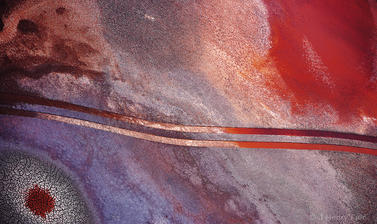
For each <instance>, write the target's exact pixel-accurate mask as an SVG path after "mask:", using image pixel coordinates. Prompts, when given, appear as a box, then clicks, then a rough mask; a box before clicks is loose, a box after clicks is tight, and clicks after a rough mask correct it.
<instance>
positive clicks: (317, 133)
mask: <svg viewBox="0 0 377 224" xmlns="http://www.w3.org/2000/svg"><path fill="white" fill-rule="evenodd" d="M224 132H225V133H229V134H245V135H285V136H306V137H324V138H341V139H349V140H358V141H365V142H373V143H377V137H374V136H368V135H359V134H353V133H343V132H334V131H321V130H297V129H278V128H224Z"/></svg>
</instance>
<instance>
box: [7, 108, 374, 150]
mask: <svg viewBox="0 0 377 224" xmlns="http://www.w3.org/2000/svg"><path fill="white" fill-rule="evenodd" d="M0 114H4V115H15V116H23V117H32V118H38V119H45V120H51V121H58V122H63V123H66V124H71V125H78V126H82V127H88V128H93V129H97V130H101V131H107V132H111V133H115V134H120V135H124V136H130V137H134V138H138V139H143V140H148V141H153V142H159V143H164V144H171V145H180V146H191V147H218V148H248V149H250V148H255V149H258V148H263V149H274V150H277V149H295V150H323V151H340V152H353V153H362V154H369V155H375V156H377V150H373V149H368V148H363V147H356V146H344V145H335V144H312V143H292V142H252V141H250V142H247V141H222V140H190V139H179V138H169V137H162V136H157V135H153V134H146V133H142V132H137V131H131V130H127V129H124V128H119V127H114V126H110V125H105V124H100V123H97V122H92V121H87V120H81V119H77V118H71V117H66V116H60V115H54V114H49V113H41V112H33V111H27V110H21V109H13V108H4V107H1V108H0Z"/></svg>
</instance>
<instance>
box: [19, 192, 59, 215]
mask: <svg viewBox="0 0 377 224" xmlns="http://www.w3.org/2000/svg"><path fill="white" fill-rule="evenodd" d="M25 206H26V207H27V208H29V209H30V211H32V212H33V213H34V214H35V215H38V216H40V217H42V218H44V219H45V218H46V215H47V214H48V213H50V212H52V210H54V207H55V199H54V198H53V197H52V196H51V195H50V192H49V191H48V190H46V189H41V188H40V187H39V186H38V185H34V188H32V189H29V191H28V192H27V195H26V202H25Z"/></svg>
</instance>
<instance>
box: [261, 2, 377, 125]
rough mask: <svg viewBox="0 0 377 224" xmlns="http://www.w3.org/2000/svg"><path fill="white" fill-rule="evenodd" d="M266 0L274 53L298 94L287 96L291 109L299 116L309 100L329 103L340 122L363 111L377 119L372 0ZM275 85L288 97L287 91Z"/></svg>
mask: <svg viewBox="0 0 377 224" xmlns="http://www.w3.org/2000/svg"><path fill="white" fill-rule="evenodd" d="M265 2H266V3H267V6H268V10H269V13H270V17H269V22H270V25H271V28H272V43H273V46H272V49H271V51H270V57H272V58H273V59H274V61H275V62H276V65H277V68H278V70H279V72H280V75H281V76H282V78H283V79H284V81H285V83H286V84H287V86H288V87H289V88H288V89H289V90H288V91H292V92H293V93H294V95H295V99H288V100H290V101H292V105H293V112H294V113H296V114H301V113H302V108H304V107H305V104H308V103H309V104H314V105H316V104H329V105H331V106H332V107H333V108H334V109H335V110H336V111H337V112H338V113H339V117H340V122H347V121H350V119H351V118H352V117H359V116H361V115H366V116H370V117H374V118H376V117H377V106H376V104H375V103H373V102H376V100H377V88H376V87H377V82H376V74H375V71H373V69H374V68H373V60H375V57H376V54H375V49H374V48H375V44H376V39H375V33H374V32H375V30H376V27H375V24H374V22H373V16H372V14H371V9H370V6H369V4H368V1H350V0H347V1H319V0H316V1H310V2H307V1H304V2H303V1H280V0H279V1H269V0H266V1H265ZM372 10H373V9H372ZM276 89H278V90H279V91H280V93H279V94H280V95H281V96H282V97H283V98H284V96H285V94H286V92H284V91H282V90H281V89H279V88H278V87H277V86H276ZM319 109H320V108H319Z"/></svg>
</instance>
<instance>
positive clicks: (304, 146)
mask: <svg viewBox="0 0 377 224" xmlns="http://www.w3.org/2000/svg"><path fill="white" fill-rule="evenodd" d="M237 145H238V146H239V147H240V148H260V149H295V150H321V151H337V152H352V153H362V154H369V155H374V156H377V150H375V149H367V148H361V147H360V148H359V147H354V146H343V145H326V144H309V143H294V142H237Z"/></svg>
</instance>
